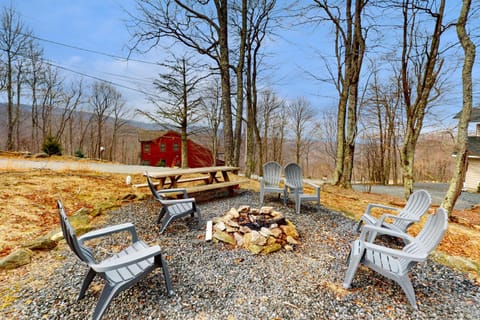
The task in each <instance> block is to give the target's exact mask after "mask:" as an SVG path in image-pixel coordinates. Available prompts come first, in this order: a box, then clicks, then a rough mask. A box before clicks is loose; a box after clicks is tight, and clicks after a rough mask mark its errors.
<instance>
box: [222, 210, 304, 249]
mask: <svg viewBox="0 0 480 320" xmlns="http://www.w3.org/2000/svg"><path fill="white" fill-rule="evenodd" d="M213 224H214V226H213V232H214V233H213V238H214V239H216V240H219V241H222V242H225V243H228V244H230V245H233V246H235V247H243V248H246V249H248V250H249V251H251V252H252V253H255V254H257V253H271V252H275V251H278V250H280V249H282V248H284V249H285V250H293V248H294V246H295V245H297V244H299V240H298V239H299V236H298V232H297V229H296V228H295V225H294V224H293V223H292V222H290V221H289V220H288V219H286V218H285V217H284V216H283V214H282V213H280V212H278V211H275V210H273V208H272V207H262V208H261V209H255V208H250V206H241V207H239V208H238V210H237V209H235V208H232V209H230V211H228V212H227V213H226V214H225V215H223V216H222V217H217V218H214V219H213Z"/></svg>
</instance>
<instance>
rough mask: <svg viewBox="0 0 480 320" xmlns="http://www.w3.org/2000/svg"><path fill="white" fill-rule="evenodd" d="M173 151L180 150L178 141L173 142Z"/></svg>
mask: <svg viewBox="0 0 480 320" xmlns="http://www.w3.org/2000/svg"><path fill="white" fill-rule="evenodd" d="M173 151H174V152H176V151H178V143H176V142H175V143H174V144H173Z"/></svg>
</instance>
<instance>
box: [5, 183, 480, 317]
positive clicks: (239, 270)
mask: <svg viewBox="0 0 480 320" xmlns="http://www.w3.org/2000/svg"><path fill="white" fill-rule="evenodd" d="M267 200H268V201H267V203H266V205H271V206H274V207H275V208H276V209H277V210H278V211H281V212H282V213H284V215H286V217H287V218H288V219H290V220H291V221H292V222H293V223H294V224H295V225H296V226H297V230H298V232H299V233H300V240H301V244H300V245H298V246H297V247H296V248H295V249H294V250H293V251H284V250H282V251H279V252H275V253H272V254H269V255H252V254H251V253H250V252H248V251H246V250H244V249H229V248H227V247H226V246H225V245H224V244H222V243H216V242H205V240H204V236H205V235H204V230H203V229H202V230H199V229H198V228H197V227H196V222H195V221H194V220H192V219H186V220H184V221H176V222H174V223H172V224H171V225H170V226H169V228H168V229H167V230H166V232H165V233H164V234H162V235H158V227H157V225H156V224H155V221H156V218H157V213H158V206H157V204H156V203H155V202H154V201H153V200H146V201H142V202H140V203H135V204H131V205H128V206H125V207H122V208H120V209H118V210H115V211H112V212H110V214H109V215H108V219H107V221H106V224H107V225H111V224H117V223H123V222H133V223H134V224H135V225H136V228H137V231H138V233H139V236H140V237H141V238H142V239H144V240H145V241H147V242H149V243H155V242H158V243H159V244H160V246H161V247H162V249H163V252H164V255H165V256H166V258H167V260H168V264H169V269H170V273H171V276H172V282H173V286H174V290H175V293H176V294H175V296H173V297H171V298H169V297H168V296H167V293H166V290H165V286H164V281H163V275H162V273H161V271H160V270H157V271H156V272H154V273H152V274H151V275H150V276H148V277H147V278H146V279H144V280H143V281H141V282H140V283H138V284H137V285H136V286H134V287H133V288H131V289H129V290H126V291H124V292H122V293H121V294H120V295H119V296H118V297H116V298H115V299H114V300H113V302H112V304H111V305H110V307H109V308H108V310H107V312H106V314H105V316H104V318H103V319H117V320H119V319H237V320H240V319H453V318H455V319H479V318H480V304H479V303H478V301H480V287H479V286H477V285H476V284H475V283H473V282H472V281H471V280H469V279H468V278H467V277H466V276H464V275H463V274H461V273H458V272H456V271H454V270H452V269H450V268H448V267H445V266H443V265H440V264H438V263H435V262H434V261H432V260H431V259H429V260H428V262H426V263H421V264H419V265H418V266H417V267H415V268H414V270H413V273H412V278H413V279H412V282H413V285H414V288H415V292H416V297H417V301H418V304H419V309H418V310H414V309H413V308H412V307H411V306H410V305H409V304H408V301H407V299H406V297H405V295H404V293H403V291H402V290H401V289H400V287H399V286H398V285H396V284H395V283H394V282H392V281H390V280H388V279H386V278H383V277H382V276H380V275H378V274H376V273H374V272H372V271H370V270H368V269H365V268H361V269H360V270H359V272H358V273H357V275H356V276H355V278H354V281H353V288H352V289H351V290H345V289H343V288H342V281H343V277H344V274H345V270H346V264H345V261H346V257H347V255H348V252H349V248H350V242H351V241H352V240H354V239H355V238H356V237H357V236H358V235H357V234H356V233H354V224H355V223H354V221H353V220H351V219H349V218H346V217H344V216H343V215H342V214H341V213H337V212H332V211H330V210H327V209H325V208H323V207H321V208H318V207H317V206H315V205H311V206H309V205H306V206H303V207H302V213H301V214H299V215H297V214H295V213H294V206H293V203H292V202H291V201H290V202H289V205H288V208H285V207H283V205H282V204H281V201H276V199H275V198H274V197H272V196H269V197H267ZM244 204H249V205H252V206H256V207H258V204H259V199H258V193H254V192H250V191H241V192H239V194H238V195H237V196H235V197H230V198H221V199H218V200H215V201H209V202H203V203H200V209H201V213H202V216H203V218H204V220H208V219H211V218H213V217H215V216H220V215H222V214H223V213H224V212H225V211H227V210H229V209H230V208H231V207H239V206H240V205H244ZM66 209H67V211H68V208H66ZM125 241H126V239H124V238H120V237H113V238H111V239H108V240H105V241H103V243H101V245H102V247H103V248H108V247H109V246H112V248H111V250H114V249H115V247H116V246H118V245H119V244H120V243H122V242H125ZM55 254H56V255H57V256H58V259H62V261H63V264H61V268H58V269H55V270H54V272H53V273H52V274H51V275H48V273H47V272H46V273H44V277H45V278H43V279H38V282H40V283H45V285H42V286H34V285H32V286H25V287H22V288H21V290H20V291H19V294H18V299H17V300H16V301H15V302H14V303H13V304H12V305H11V306H9V307H7V308H6V309H4V310H3V314H2V315H0V317H1V318H3V319H89V318H90V317H91V313H92V310H93V308H94V306H95V304H96V302H97V300H98V296H99V294H100V290H101V288H102V281H101V280H98V281H94V283H93V284H92V287H91V288H90V289H89V290H88V291H87V295H86V297H85V298H84V299H83V300H81V301H76V297H77V294H78V292H79V289H80V284H81V282H82V280H83V277H84V273H85V272H86V267H85V266H84V265H82V264H81V263H79V262H78V261H77V260H76V257H74V255H73V254H72V253H71V252H70V251H69V250H68V248H67V246H66V245H65V243H63V242H62V244H61V245H60V246H59V248H58V249H57V250H56V253H55ZM45 268H47V266H45Z"/></svg>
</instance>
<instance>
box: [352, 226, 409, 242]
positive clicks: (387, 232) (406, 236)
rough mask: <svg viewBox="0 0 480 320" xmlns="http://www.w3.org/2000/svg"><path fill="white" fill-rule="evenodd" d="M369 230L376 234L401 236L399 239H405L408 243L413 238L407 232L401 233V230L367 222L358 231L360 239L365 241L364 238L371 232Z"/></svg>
mask: <svg viewBox="0 0 480 320" xmlns="http://www.w3.org/2000/svg"><path fill="white" fill-rule="evenodd" d="M371 232H375V233H377V234H378V233H380V234H384V235H388V236H392V237H398V238H401V239H403V240H405V241H407V243H410V242H412V241H414V240H415V238H414V237H412V236H411V235H409V234H407V233H402V232H398V231H395V230H391V229H387V228H382V227H379V226H374V225H371V224H367V225H365V226H364V227H363V228H362V232H361V233H360V240H362V241H366V240H365V239H366V236H367V234H368V233H371Z"/></svg>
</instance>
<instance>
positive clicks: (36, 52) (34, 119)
mask: <svg viewBox="0 0 480 320" xmlns="http://www.w3.org/2000/svg"><path fill="white" fill-rule="evenodd" d="M26 57H27V58H28V61H27V68H28V71H27V72H28V75H27V76H26V82H27V84H28V86H29V88H30V93H31V101H32V107H31V111H30V112H31V114H30V116H31V132H30V150H31V151H33V152H37V151H38V150H39V145H40V141H39V129H40V125H39V123H38V121H39V119H38V118H39V113H38V112H39V111H38V99H39V95H41V93H40V92H38V91H39V89H40V87H41V85H42V84H43V83H44V78H45V64H44V62H43V50H42V49H41V48H39V47H38V45H37V44H36V43H35V42H34V41H33V40H31V39H30V41H29V42H28V51H27V54H26Z"/></svg>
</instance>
